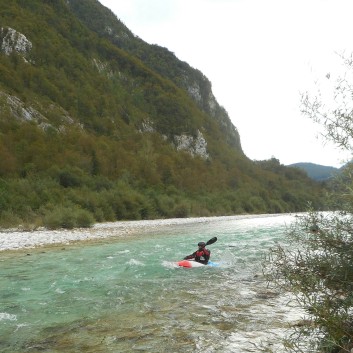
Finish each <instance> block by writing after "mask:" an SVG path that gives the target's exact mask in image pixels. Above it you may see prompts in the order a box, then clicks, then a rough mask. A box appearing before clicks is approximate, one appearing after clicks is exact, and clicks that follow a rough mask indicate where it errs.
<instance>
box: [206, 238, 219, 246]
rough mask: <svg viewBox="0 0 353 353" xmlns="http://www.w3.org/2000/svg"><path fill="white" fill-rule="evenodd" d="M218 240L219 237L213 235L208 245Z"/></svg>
mask: <svg viewBox="0 0 353 353" xmlns="http://www.w3.org/2000/svg"><path fill="white" fill-rule="evenodd" d="M216 241H217V237H213V238H211V239H210V240H209V241H208V242H207V243H206V245H211V244H213V243H215V242H216Z"/></svg>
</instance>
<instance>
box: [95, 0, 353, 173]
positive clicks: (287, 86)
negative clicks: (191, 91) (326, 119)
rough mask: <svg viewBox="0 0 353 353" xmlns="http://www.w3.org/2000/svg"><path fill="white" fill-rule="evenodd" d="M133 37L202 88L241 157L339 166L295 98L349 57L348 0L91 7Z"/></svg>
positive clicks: (339, 157) (169, 1) (137, 0)
mask: <svg viewBox="0 0 353 353" xmlns="http://www.w3.org/2000/svg"><path fill="white" fill-rule="evenodd" d="M99 1H100V2H101V3H102V4H103V5H104V6H106V7H108V8H109V9H111V10H112V11H113V12H114V13H115V14H116V15H117V17H118V18H119V19H120V20H121V21H122V22H123V23H124V24H125V25H126V26H127V27H128V28H129V29H130V30H131V31H132V32H133V33H134V34H135V35H137V36H139V37H140V38H141V39H143V40H144V41H146V42H148V43H150V44H158V45H160V46H163V47H166V48H168V49H169V50H170V51H172V52H173V53H175V55H176V56H177V57H178V58H179V59H180V60H183V61H186V62H187V63H189V64H190V65H191V66H192V67H194V68H197V69H199V70H200V71H202V72H203V74H204V75H205V76H206V77H207V78H208V79H209V80H210V81H211V83H212V88H213V93H214V95H215V97H216V99H217V101H218V103H219V104H220V105H222V106H223V107H224V108H225V109H226V111H227V112H228V114H229V117H230V119H231V120H232V122H233V124H234V126H235V127H236V128H237V129H238V131H239V134H240V138H241V144H242V148H243V150H244V152H245V154H246V155H247V156H248V157H249V158H251V159H254V160H263V159H269V158H272V157H275V158H277V159H279V160H280V162H281V163H282V164H291V163H297V162H312V163H317V164H322V165H328V166H335V167H339V166H341V165H342V164H343V163H344V162H345V161H346V160H347V159H348V158H349V155H348V153H346V152H343V151H340V150H338V149H336V148H334V147H333V145H332V144H329V143H327V142H325V141H324V140H323V139H322V138H320V135H319V128H320V127H319V126H318V125H317V124H315V123H313V122H311V121H310V120H309V119H308V118H306V117H304V116H302V115H301V114H300V111H299V107H300V93H301V92H305V91H306V90H308V89H311V88H312V86H313V83H314V82H315V81H317V80H324V79H325V76H326V74H327V73H328V72H330V73H333V72H335V70H336V71H337V70H338V69H341V67H340V66H339V65H340V60H339V57H338V55H337V53H342V52H345V53H346V54H350V53H352V52H353V21H352V14H353V0H99Z"/></svg>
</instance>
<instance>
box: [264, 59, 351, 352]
mask: <svg viewBox="0 0 353 353" xmlns="http://www.w3.org/2000/svg"><path fill="white" fill-rule="evenodd" d="M343 59H344V64H345V67H346V68H348V69H350V70H352V68H353V61H352V57H349V58H343ZM327 78H329V77H327ZM349 78H350V79H349ZM351 81H352V76H349V72H346V73H345V75H344V77H339V78H338V79H335V82H336V83H337V84H336V85H334V86H330V88H331V89H332V87H333V92H332V95H333V97H334V100H333V101H334V102H335V106H331V105H330V104H327V102H326V101H322V99H323V97H328V96H327V94H325V95H321V94H320V91H319V92H318V94H317V95H316V96H314V97H310V95H309V94H304V95H303V98H302V103H303V106H302V112H303V113H304V114H305V115H306V116H307V117H309V118H310V119H312V120H314V121H316V122H318V123H320V124H321V125H322V127H323V128H324V131H325V135H326V138H327V140H331V142H334V143H335V144H336V145H337V146H339V147H341V148H344V149H346V150H347V151H350V152H352V146H353V143H352V138H353V134H352V131H353V129H352V127H353V119H352V114H351V111H350V110H349V109H347V107H349V106H351V104H352V93H353V90H352V86H351ZM326 99H327V98H326ZM273 166H274V165H273V163H272V167H273ZM267 167H268V165H267ZM304 167H306V168H307V169H308V167H312V166H310V165H309V166H308V165H305V166H304ZM315 169H316V168H315ZM292 170H293V171H294V168H292ZM352 171H353V164H352V163H348V164H347V165H346V166H345V167H344V168H343V169H341V170H340V173H336V175H335V177H333V178H331V180H330V181H329V182H327V185H328V187H329V188H328V193H327V197H328V200H329V201H328V202H329V205H330V208H331V209H333V210H336V211H335V212H333V211H332V212H325V213H323V212H317V211H314V209H313V208H312V207H309V209H308V212H307V213H304V214H302V215H301V216H300V217H297V219H296V222H294V223H293V224H292V225H291V227H290V228H289V229H288V231H287V233H286V238H285V239H283V244H282V245H278V246H276V247H275V248H273V249H272V250H271V252H270V254H269V258H268V259H267V261H265V264H264V265H265V267H264V272H265V274H266V275H267V277H268V279H269V281H270V282H271V283H272V284H274V285H275V286H276V288H282V289H284V290H288V291H291V292H292V293H294V294H296V299H297V301H298V303H299V304H300V305H301V306H302V307H303V308H304V309H305V311H306V315H307V317H306V318H305V320H303V322H302V324H301V325H298V326H296V327H295V328H294V330H295V332H294V334H292V335H291V336H290V337H289V338H288V340H287V347H288V349H289V350H290V351H293V352H322V353H344V352H352V351H353V320H352V308H353V295H352V293H353V226H352V225H353V206H352V205H353V179H352V175H353V173H352ZM297 172H301V171H299V170H298V171H297ZM311 172H313V170H311ZM291 176H292V171H291ZM293 180H295V178H293ZM298 198H299V199H298ZM301 200H304V195H301V193H299V194H298V193H297V194H293V193H290V192H289V191H288V192H287V193H286V195H285V198H284V201H286V202H287V203H288V202H290V203H294V204H298V201H299V202H300V201H301Z"/></svg>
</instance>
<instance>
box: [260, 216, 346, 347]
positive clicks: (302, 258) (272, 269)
mask: <svg viewBox="0 0 353 353" xmlns="http://www.w3.org/2000/svg"><path fill="white" fill-rule="evenodd" d="M352 235H353V227H352V215H351V214H346V213H339V212H337V213H328V214H323V213H317V212H309V213H308V214H304V215H303V216H299V217H297V219H296V222H295V223H294V224H292V225H291V227H290V228H289V229H288V232H287V238H286V239H287V242H288V241H289V245H282V246H281V245H279V246H277V247H276V248H274V249H272V251H271V253H270V256H269V259H268V261H267V262H266V267H265V273H266V275H267V278H268V279H269V280H270V281H271V282H272V283H275V285H276V287H277V288H284V289H290V290H291V291H292V292H294V293H296V294H297V295H298V296H297V298H298V300H299V303H300V304H301V305H302V306H303V308H304V309H305V310H306V312H307V317H306V320H305V321H304V322H305V324H304V325H302V326H298V327H296V332H295V334H293V335H291V337H290V339H289V340H288V341H287V345H288V347H290V348H291V350H292V351H295V352H302V351H303V349H304V350H306V349H312V351H315V352H316V351H318V352H323V353H324V352H325V353H333V352H338V351H339V352H349V351H350V349H351V348H353V322H352V319H351V308H352V304H353V295H352V293H353V252H352V249H353V240H352V239H353V237H352ZM304 336H305V337H306V338H305V339H304V340H303V337H304ZM340 348H342V349H343V350H339V349H340Z"/></svg>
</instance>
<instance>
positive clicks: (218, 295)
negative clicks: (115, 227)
mask: <svg viewBox="0 0 353 353" xmlns="http://www.w3.org/2000/svg"><path fill="white" fill-rule="evenodd" d="M292 219H293V217H292V216H290V215H281V216H267V217H266V216H262V217H259V216H258V217H247V218H241V217H229V218H227V217H226V218H219V219H212V221H205V222H202V223H195V224H193V223H191V224H175V225H172V226H166V225H164V226H161V227H159V228H157V229H153V230H150V231H149V230H148V227H147V228H146V229H144V230H141V232H140V233H139V234H137V235H134V236H126V237H120V238H110V239H106V240H105V241H99V242H95V243H91V244H90V243H78V244H74V245H65V246H60V247H55V248H50V247H47V248H40V249H35V250H28V249H27V250H26V251H17V252H2V253H0V256H1V257H0V274H1V276H0V351H1V352H4V353H10V352H11V353H16V352H21V353H23V352H53V353H54V352H94V353H97V352H156V353H157V352H158V353H161V352H173V353H177V352H221V353H226V352H245V351H249V352H259V347H267V348H268V347H273V346H274V344H277V343H278V342H277V341H278V337H279V336H281V335H282V331H283V329H284V328H285V326H286V320H287V318H286V317H287V316H288V311H289V309H288V307H286V305H285V304H284V302H283V301H282V299H281V298H280V297H279V296H277V295H276V294H275V293H273V292H270V291H269V290H268V289H267V288H266V283H265V282H264V280H263V278H262V276H261V267H260V262H261V260H262V256H263V254H264V252H266V249H268V248H269V247H270V246H272V245H274V244H275V242H277V241H285V239H284V230H285V226H286V224H287V225H288V224H289V223H290V221H291V220H292ZM214 236H217V237H218V241H217V242H216V243H214V244H212V245H210V246H209V249H210V250H211V251H212V254H211V259H212V261H214V262H217V263H219V264H220V266H219V267H207V266H205V267H202V268H194V269H184V268H179V267H177V266H175V261H177V260H179V259H181V258H183V257H184V256H185V255H188V254H190V253H192V252H193V251H195V250H196V244H197V242H199V241H207V240H208V239H210V238H212V237H214ZM274 342H275V343H274ZM276 342H277V343H276Z"/></svg>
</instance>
